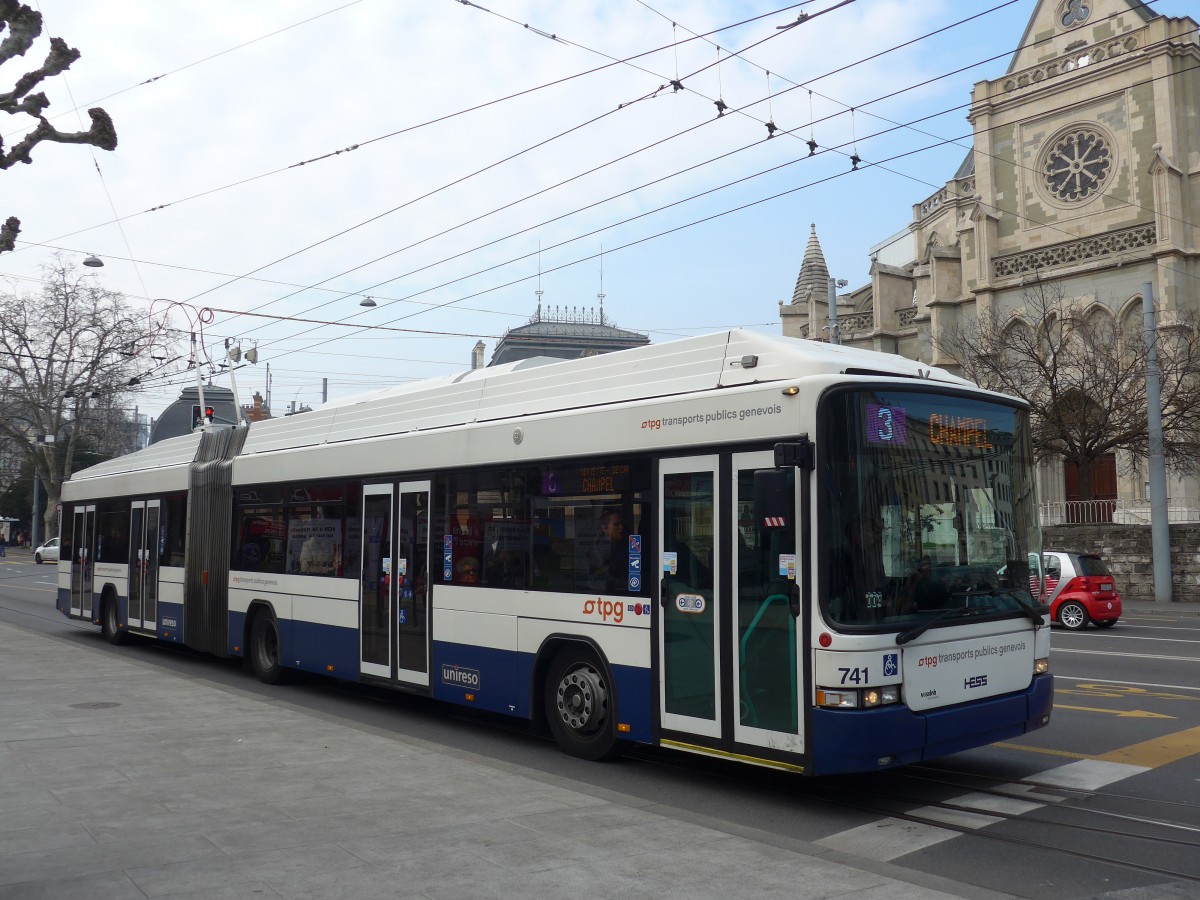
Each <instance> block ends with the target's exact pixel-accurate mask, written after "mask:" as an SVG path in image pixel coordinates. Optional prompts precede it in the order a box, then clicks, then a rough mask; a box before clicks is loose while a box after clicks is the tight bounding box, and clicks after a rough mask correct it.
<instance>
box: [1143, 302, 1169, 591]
mask: <svg viewBox="0 0 1200 900" xmlns="http://www.w3.org/2000/svg"><path fill="white" fill-rule="evenodd" d="M1142 328H1143V330H1144V332H1145V337H1146V418H1147V421H1146V434H1147V438H1148V440H1147V443H1148V444H1149V446H1148V448H1147V449H1148V452H1147V463H1148V465H1149V469H1150V473H1149V474H1150V555H1151V559H1152V560H1153V564H1154V601H1155V602H1156V603H1170V602H1171V529H1170V528H1169V527H1168V526H1167V467H1166V463H1165V461H1164V458H1163V431H1162V381H1161V377H1160V374H1159V370H1158V349H1157V347H1156V342H1157V334H1156V332H1157V327H1156V325H1155V322H1154V285H1153V284H1152V283H1151V282H1149V281H1147V282H1145V283H1144V284H1143V285H1142Z"/></svg>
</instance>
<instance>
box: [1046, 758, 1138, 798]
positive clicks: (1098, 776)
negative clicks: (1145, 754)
mask: <svg viewBox="0 0 1200 900" xmlns="http://www.w3.org/2000/svg"><path fill="white" fill-rule="evenodd" d="M1149 771H1150V767H1149V766H1131V765H1129V764H1127V763H1115V762H1104V761H1103V760H1099V759H1081V760H1078V761H1077V762H1073V763H1067V764H1066V765H1065V766H1059V767H1058V768H1056V769H1048V770H1047V771H1045V772H1042V773H1040V774H1038V775H1033V776H1031V777H1030V780H1031V781H1037V782H1039V783H1040V784H1049V785H1055V786H1057V787H1065V788H1074V789H1076V790H1081V791H1095V790H1098V789H1100V788H1102V787H1105V786H1107V785H1110V784H1112V783H1113V782H1114V781H1121V780H1123V779H1125V778H1129V777H1130V776H1132V775H1140V774H1141V773H1142V772H1149Z"/></svg>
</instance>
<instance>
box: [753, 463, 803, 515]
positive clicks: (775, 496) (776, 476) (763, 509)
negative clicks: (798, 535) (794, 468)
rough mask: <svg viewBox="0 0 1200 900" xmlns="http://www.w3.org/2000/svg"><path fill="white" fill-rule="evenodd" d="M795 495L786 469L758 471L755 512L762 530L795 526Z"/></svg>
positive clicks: (755, 489)
mask: <svg viewBox="0 0 1200 900" xmlns="http://www.w3.org/2000/svg"><path fill="white" fill-rule="evenodd" d="M794 507H795V495H794V492H793V490H792V486H791V484H790V483H789V481H788V472H787V470H786V469H756V470H755V472H754V512H755V515H756V517H757V518H758V521H757V522H755V524H756V525H757V526H758V527H760V528H783V527H790V526H792V525H793V524H794V522H793V515H794Z"/></svg>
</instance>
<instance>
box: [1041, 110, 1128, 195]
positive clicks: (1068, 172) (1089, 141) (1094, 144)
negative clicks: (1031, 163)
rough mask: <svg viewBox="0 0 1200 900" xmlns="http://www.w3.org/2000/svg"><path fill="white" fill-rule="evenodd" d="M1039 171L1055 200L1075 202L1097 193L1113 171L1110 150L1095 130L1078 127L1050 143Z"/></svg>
mask: <svg viewBox="0 0 1200 900" xmlns="http://www.w3.org/2000/svg"><path fill="white" fill-rule="evenodd" d="M1044 159H1045V162H1044V163H1043V164H1042V172H1043V173H1044V174H1045V179H1046V181H1045V185H1046V190H1048V191H1049V192H1050V195H1051V196H1052V197H1054V198H1055V199H1056V200H1059V201H1061V202H1063V203H1074V202H1077V201H1080V200H1086V199H1087V198H1088V197H1091V196H1092V195H1093V194H1095V193H1097V192H1098V191H1099V190H1100V189H1101V188H1102V187H1103V186H1104V183H1105V182H1106V181H1107V180H1108V176H1109V174H1110V173H1111V172H1112V164H1113V158H1112V150H1111V149H1110V148H1109V145H1108V142H1107V141H1106V140H1105V139H1104V138H1103V137H1102V136H1101V135H1100V134H1098V133H1097V132H1095V131H1092V130H1090V129H1087V128H1077V129H1074V130H1072V131H1068V132H1065V133H1064V134H1061V135H1059V136H1058V137H1056V138H1055V139H1054V140H1053V141H1051V142H1050V148H1049V149H1048V150H1047V151H1046V155H1045V157H1044Z"/></svg>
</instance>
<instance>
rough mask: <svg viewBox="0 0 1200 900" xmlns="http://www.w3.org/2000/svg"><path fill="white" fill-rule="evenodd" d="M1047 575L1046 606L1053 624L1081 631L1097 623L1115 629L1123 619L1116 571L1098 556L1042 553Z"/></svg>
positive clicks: (1100, 626) (1069, 552)
mask: <svg viewBox="0 0 1200 900" xmlns="http://www.w3.org/2000/svg"><path fill="white" fill-rule="evenodd" d="M1042 564H1043V565H1044V566H1045V572H1046V596H1047V598H1048V599H1047V600H1046V603H1047V605H1048V606H1049V607H1050V618H1051V620H1052V621H1054V622H1057V623H1058V624H1060V625H1062V627H1063V628H1069V629H1071V630H1072V631H1077V630H1078V629H1080V628H1086V627H1087V623H1088V622H1093V623H1094V624H1095V625H1096V627H1097V628H1111V627H1112V626H1113V625H1115V624H1116V623H1117V620H1118V619H1119V618H1121V595H1120V594H1118V593H1117V585H1116V583H1115V582H1114V581H1113V577H1112V572H1110V571H1109V569H1108V566H1107V565H1106V564H1105V562H1104V560H1103V559H1102V558H1101V557H1099V556H1097V555H1096V554H1094V553H1076V552H1072V551H1068V550H1047V551H1045V552H1044V553H1043V554H1042Z"/></svg>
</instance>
